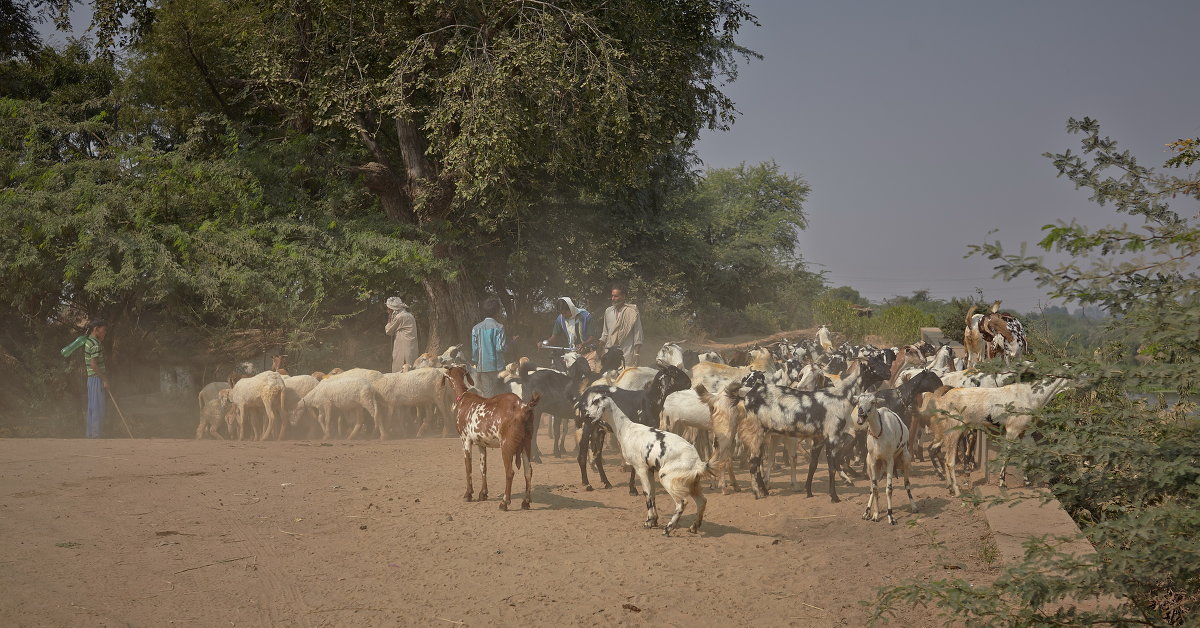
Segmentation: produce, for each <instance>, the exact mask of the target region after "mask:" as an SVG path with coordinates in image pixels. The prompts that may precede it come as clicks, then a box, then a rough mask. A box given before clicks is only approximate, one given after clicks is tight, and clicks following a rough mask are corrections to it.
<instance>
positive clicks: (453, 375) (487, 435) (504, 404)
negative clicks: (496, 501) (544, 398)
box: [446, 366, 541, 510]
mask: <svg viewBox="0 0 1200 628" xmlns="http://www.w3.org/2000/svg"><path fill="white" fill-rule="evenodd" d="M446 377H447V378H449V379H450V385H451V386H453V387H454V398H455V402H456V403H457V407H456V418H457V424H456V427H457V429H458V433H459V436H461V437H462V444H463V460H464V462H465V464H466V469H467V493H466V495H464V496H463V497H464V498H465V499H466V501H471V499H472V494H473V492H474V490H473V488H472V486H471V447H478V448H479V475H480V484H481V487H480V489H479V495H478V496H476V497H475V499H477V500H478V501H484V500H486V499H487V496H488V490H487V450H488V448H489V447H491V448H498V449H499V450H500V459H501V460H503V461H504V499H503V500H501V502H500V510H508V504H509V503H510V502H511V501H512V481H513V475H514V474H515V470H514V466H515V468H516V469H520V468H521V465H522V464H524V465H525V500H524V501H522V502H521V509H522V510H528V509H529V502H530V493H531V490H532V489H531V487H532V482H533V467H532V466H530V462H529V458H530V449H531V447H532V443H533V439H534V437H535V436H536V434H535V433H534V410H533V408H534V406H536V405H537V403H538V401H539V400H540V399H541V395H539V394H538V393H534V394H533V397H532V398H530V400H529V403H521V398H520V397H518V396H516V395H514V394H512V393H503V394H499V395H496V396H495V397H482V396H480V395H477V394H475V393H473V392H468V391H467V387H468V386H471V385H474V383H475V382H474V381H473V380H471V376H470V374H468V373H467V371H466V369H464V368H463V367H461V366H454V367H451V368H450V369H448V370H447V371H446Z"/></svg>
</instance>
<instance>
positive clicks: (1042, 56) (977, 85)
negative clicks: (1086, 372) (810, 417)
mask: <svg viewBox="0 0 1200 628" xmlns="http://www.w3.org/2000/svg"><path fill="white" fill-rule="evenodd" d="M750 8H751V11H752V12H753V13H754V14H755V15H756V16H757V17H758V18H759V21H760V22H761V24H762V26H760V27H752V26H751V27H746V28H744V29H743V31H742V33H741V35H740V37H739V38H738V39H739V42H740V43H742V44H743V45H745V46H747V47H749V48H751V49H753V50H755V51H757V52H759V53H761V54H762V55H764V57H765V58H764V59H763V60H761V61H755V60H752V61H749V62H746V63H743V64H742V66H741V71H740V74H739V78H738V79H737V81H735V82H734V83H732V84H730V85H728V86H727V87H726V93H727V94H728V95H729V96H730V97H732V98H733V100H734V101H735V102H736V103H737V108H738V110H739V111H740V112H741V114H740V115H739V117H738V120H737V122H736V123H735V124H734V125H733V127H732V129H731V130H729V131H725V132H710V133H706V134H705V135H704V136H703V138H702V140H701V142H700V144H699V153H700V156H701V158H703V159H704V161H705V163H706V165H708V166H709V167H730V166H736V165H737V164H739V163H741V162H746V163H751V164H753V163H758V162H762V161H767V160H772V159H773V160H775V161H776V162H777V163H778V164H779V166H780V168H781V170H782V171H783V172H786V173H788V174H798V175H801V176H803V177H804V179H805V180H806V181H807V182H808V183H809V184H810V185H811V186H812V193H811V195H810V196H809V199H808V202H807V204H806V206H805V209H806V211H807V213H808V217H809V228H808V229H807V231H805V232H804V233H803V234H802V235H801V237H800V241H799V244H800V249H801V251H802V252H803V254H804V257H805V259H806V260H807V261H808V262H809V263H810V265H811V266H812V267H813V269H814V270H821V269H824V270H826V271H828V277H829V279H830V281H831V282H832V284H833V285H835V286H837V285H849V286H852V287H854V288H856V289H857V290H859V292H861V293H862V294H863V295H864V296H866V297H867V298H870V299H872V300H879V299H884V298H887V297H890V296H894V295H907V294H911V293H912V292H913V291H914V290H918V289H927V290H929V291H930V292H931V293H932V295H933V296H935V297H939V298H949V297H953V296H969V295H971V294H972V293H973V292H974V289H975V288H976V287H980V288H982V289H983V290H984V295H985V297H986V298H988V299H1003V300H1004V308H1005V309H1007V310H1014V311H1020V312H1025V311H1029V310H1033V309H1035V308H1036V307H1037V304H1038V303H1039V302H1042V303H1048V301H1047V299H1046V297H1045V294H1044V292H1042V291H1039V290H1038V289H1037V288H1036V287H1035V286H1034V283H1033V282H1032V281H1030V280H1018V281H1013V282H1009V283H1005V282H1003V281H1000V280H994V279H991V278H990V277H991V275H992V273H993V271H992V265H993V264H992V263H991V262H988V261H987V260H985V259H982V258H978V257H972V258H970V259H963V256H964V255H965V254H966V253H967V245H968V244H973V243H980V242H983V241H985V240H991V239H999V240H1000V241H1001V242H1003V243H1005V245H1006V246H1007V247H1008V248H1011V249H1013V250H1016V249H1017V248H1018V247H1019V245H1020V243H1021V242H1022V241H1026V242H1030V243H1031V244H1032V243H1033V242H1036V241H1037V240H1038V239H1040V231H1039V230H1040V228H1041V226H1042V225H1044V224H1047V223H1050V222H1053V221H1054V220H1055V219H1057V218H1064V219H1067V218H1071V217H1074V218H1077V219H1079V220H1080V222H1083V223H1085V224H1089V225H1092V226H1100V225H1103V224H1120V223H1121V222H1123V221H1122V220H1121V217H1120V216H1118V215H1117V214H1116V213H1115V212H1113V211H1112V210H1111V209H1110V208H1102V207H1100V206H1098V205H1095V204H1093V203H1091V202H1090V201H1088V200H1087V199H1088V193H1087V191H1086V190H1075V188H1074V185H1073V184H1072V183H1071V182H1069V181H1067V180H1065V179H1059V178H1056V176H1055V175H1056V171H1055V169H1054V167H1053V165H1052V164H1051V162H1050V160H1049V159H1046V158H1044V157H1042V156H1041V154H1042V153H1044V152H1062V151H1063V150H1064V149H1067V148H1070V149H1072V150H1074V151H1075V152H1078V147H1079V137H1080V136H1079V135H1068V134H1067V133H1066V131H1065V126H1066V121H1067V118H1068V117H1071V116H1074V117H1077V118H1079V117H1083V116H1090V117H1092V118H1095V119H1097V120H1099V121H1100V125H1101V133H1102V135H1108V136H1110V137H1112V138H1113V139H1115V140H1117V141H1118V143H1119V144H1120V145H1121V146H1123V147H1124V148H1126V149H1129V150H1132V151H1133V153H1134V154H1135V155H1136V156H1137V157H1138V158H1139V161H1140V162H1142V163H1143V164H1144V165H1147V166H1161V164H1162V162H1163V161H1164V160H1166V159H1167V158H1168V156H1169V155H1168V153H1167V152H1166V151H1165V148H1164V145H1165V144H1166V143H1167V142H1170V141H1173V140H1175V139H1179V138H1182V137H1197V136H1200V73H1198V72H1197V71H1196V42H1197V36H1196V25H1197V24H1198V23H1200V1H1197V0H1191V1H1182V2H1157V1H1155V2H1128V1H1125V2H1095V1H1089V2H1082V1H1074V2H1062V1H1055V2H988V3H984V2H950V1H945V2H911V1H907V0H906V1H903V2H855V1H847V2H815V3H808V2H806V3H800V2H793V1H784V0H779V1H765V0H764V1H755V0H752V1H751V2H750ZM1175 208H1176V209H1177V210H1179V211H1185V212H1186V213H1189V214H1190V213H1192V212H1194V211H1195V204H1194V203H1193V204H1191V205H1190V206H1189V205H1185V204H1182V203H1181V204H1179V205H1176V206H1175ZM992 229H999V232H998V233H996V234H994V235H992V236H990V237H989V236H988V232H989V231H990V230H992ZM1072 307H1075V306H1072Z"/></svg>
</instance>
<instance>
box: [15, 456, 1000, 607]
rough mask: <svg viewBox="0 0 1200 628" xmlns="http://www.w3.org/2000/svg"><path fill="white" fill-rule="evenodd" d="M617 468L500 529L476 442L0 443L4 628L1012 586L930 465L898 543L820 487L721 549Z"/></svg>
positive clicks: (754, 506)
mask: <svg viewBox="0 0 1200 628" xmlns="http://www.w3.org/2000/svg"><path fill="white" fill-rule="evenodd" d="M542 448H543V451H546V450H548V449H549V439H548V438H546V436H545V434H544V433H543V435H542ZM607 460H608V467H609V470H610V477H611V478H612V479H613V480H614V481H617V480H618V478H620V483H619V484H618V485H617V486H616V487H615V488H613V489H610V490H597V491H594V492H584V491H582V490H581V489H579V488H578V481H579V471H578V467H577V466H576V465H575V461H574V459H570V460H568V459H565V458H564V459H554V458H547V459H546V461H545V464H541V465H535V467H534V476H533V479H534V485H535V486H534V495H533V502H534V503H533V509H532V510H531V511H520V510H514V511H511V512H500V511H499V510H498V508H497V506H498V501H497V500H498V496H499V494H500V493H501V492H502V490H503V477H504V476H503V470H502V469H503V467H502V466H501V465H500V463H499V459H498V456H496V455H495V453H493V454H492V456H490V461H491V467H490V471H491V473H490V474H489V489H490V493H491V495H492V497H491V499H490V500H489V501H487V502H483V503H464V502H463V501H462V494H463V492H464V489H465V486H464V479H463V464H462V455H461V452H460V445H459V443H458V441H457V440H456V439H424V440H395V441H387V442H382V443H377V442H367V441H358V442H334V443H330V444H320V443H316V442H282V443H274V442H272V443H235V442H216V441H191V440H168V439H161V440H100V441H85V440H52V439H4V440H0V535H2V536H3V539H4V541H3V545H2V547H3V549H2V550H0V564H2V566H3V568H2V569H0V587H2V588H3V591H4V595H3V596H2V597H0V625H6V626H43V625H48V626H99V625H108V626H112V625H130V626H168V625H174V626H217V625H222V626H228V625H238V626H244V625H250V626H256V625H264V626H265V625H272V626H350V625H352V626H400V625H406V626H407V625H413V626H440V625H444V626H448V627H451V628H452V627H454V626H459V625H467V626H483V625H516V624H521V625H534V626H551V625H553V626H563V625H588V626H595V625H599V626H608V625H635V626H640V625H654V626H705V625H751V624H752V623H756V624H757V625H769V626H789V625H791V626H827V625H849V626H859V625H862V624H863V623H864V621H865V619H866V617H867V615H868V609H866V608H865V607H863V606H860V605H859V600H870V599H873V592H874V591H875V589H876V588H877V587H879V586H882V585H885V584H889V583H895V582H898V581H899V580H900V578H914V579H929V578H943V577H948V576H955V577H964V578H967V579H969V580H971V581H972V582H976V583H981V582H987V581H989V580H990V579H991V577H992V574H993V573H994V569H995V565H994V564H993V563H992V562H990V561H993V560H994V558H995V550H994V548H995V545H994V544H993V543H992V541H991V537H990V532H989V531H988V529H987V527H986V525H985V524H984V522H983V518H982V517H981V516H980V515H979V514H978V512H976V511H975V510H973V509H971V508H968V507H965V506H963V505H961V504H960V503H959V502H958V500H951V499H950V498H949V497H948V496H947V495H946V492H945V490H944V489H942V488H941V486H940V485H938V483H937V481H936V477H935V476H933V474H932V472H931V471H930V469H929V465H928V464H927V463H924V464H921V463H918V465H917V474H916V477H915V478H914V480H915V488H914V493H915V494H916V496H917V499H918V506H919V509H920V512H919V514H917V515H915V516H914V515H911V514H909V513H908V511H907V502H906V500H905V499H904V498H903V497H901V496H902V495H903V492H902V491H899V490H897V492H896V497H897V500H896V503H897V505H899V504H904V506H903V507H901V508H899V509H898V510H899V513H900V515H901V516H900V520H901V521H900V524H899V525H896V526H889V525H887V524H886V522H883V523H871V522H867V521H863V520H862V519H861V518H860V516H861V514H862V510H863V507H864V505H865V503H866V495H867V489H868V486H867V485H866V483H865V482H862V481H860V482H857V486H855V487H844V486H843V487H840V488H839V492H840V493H841V495H842V497H843V501H842V502H841V503H839V504H832V503H830V501H829V498H828V496H827V494H826V492H825V491H826V486H825V481H824V476H825V474H824V467H823V466H822V467H821V468H820V469H819V472H818V479H817V480H816V484H815V487H814V491H815V492H816V497H813V498H811V499H807V498H805V497H804V495H803V488H802V487H801V489H800V493H799V494H795V493H793V492H792V491H790V490H789V489H787V482H786V478H780V477H779V476H776V478H775V482H774V485H773V488H775V489H777V490H775V491H774V494H773V495H772V496H771V497H769V498H767V499H763V500H757V501H756V500H755V499H754V498H753V496H752V495H751V494H750V493H749V492H742V493H739V494H735V495H728V496H725V495H721V494H720V493H719V492H717V491H715V490H710V491H708V492H707V494H708V496H709V497H710V500H709V510H708V514H707V517H706V521H705V523H704V529H703V531H702V533H701V534H700V535H699V536H695V535H691V534H689V533H687V532H686V531H684V530H683V529H682V528H681V531H679V532H678V533H677V536H674V537H671V538H664V537H663V536H662V533H661V530H646V529H643V528H642V518H643V514H644V510H643V498H640V497H630V496H629V494H628V492H627V489H626V488H625V486H624V485H623V482H624V480H625V479H627V477H628V476H623V475H622V474H621V473H620V471H619V468H616V464H615V463H616V459H615V457H614V456H612V455H609V456H608V457H607ZM745 477H746V475H745V472H744V471H743V472H742V473H741V474H740V475H739V480H742V479H744V478H745ZM475 478H476V483H477V484H476V486H477V487H478V470H477V468H476V475H475ZM801 480H803V475H801ZM593 482H595V477H594V476H593ZM517 484H519V482H517ZM519 499H520V497H515V501H517V502H518V503H519ZM659 506H660V510H665V511H666V512H667V513H669V512H670V511H671V509H672V506H671V502H670V498H669V497H667V496H666V495H664V494H662V493H661V491H660V493H659ZM691 515H692V512H691V511H689V512H688V514H687V515H685V517H684V519H683V521H682V523H683V525H685V526H686V525H687V524H690V523H691V521H692V517H691ZM664 521H665V519H664ZM902 620H904V622H905V624H908V625H924V624H927V623H928V616H927V614H926V613H925V612H924V611H921V610H913V611H911V612H910V613H908V614H907V616H905V617H902ZM902 625H903V624H902Z"/></svg>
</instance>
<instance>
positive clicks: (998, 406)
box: [918, 378, 1071, 496]
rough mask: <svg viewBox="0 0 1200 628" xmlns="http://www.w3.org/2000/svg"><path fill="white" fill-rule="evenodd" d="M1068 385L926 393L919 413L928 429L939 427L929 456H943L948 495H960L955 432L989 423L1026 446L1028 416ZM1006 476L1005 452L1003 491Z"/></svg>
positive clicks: (1066, 381)
mask: <svg viewBox="0 0 1200 628" xmlns="http://www.w3.org/2000/svg"><path fill="white" fill-rule="evenodd" d="M1070 385H1071V380H1069V379H1065V378H1051V379H1048V380H1042V381H1039V382H1034V383H1032V384H1009V385H1007V386H1001V387H999V388H954V389H951V390H947V391H944V392H942V390H941V389H939V390H938V391H935V392H933V393H925V395H924V396H923V398H922V402H921V408H920V409H919V410H918V412H920V413H921V414H922V415H924V416H925V417H926V419H927V420H928V421H929V423H930V425H931V426H934V425H935V422H938V423H939V424H940V425H938V426H936V427H935V429H934V431H935V434H936V433H938V432H940V433H941V434H942V436H941V439H940V442H934V444H933V446H932V447H931V448H930V449H931V453H933V454H935V455H942V454H944V455H945V457H946V462H945V467H946V478H947V483H948V488H949V489H950V494H951V495H955V496H957V495H959V494H960V490H959V485H958V478H957V476H956V475H955V471H954V467H955V465H956V464H957V462H958V441H959V440H960V439H961V438H962V436H963V433H964V430H963V429H954V428H956V427H959V426H962V427H966V428H971V427H980V426H983V425H987V424H988V423H991V424H995V425H1000V426H1002V427H1003V428H1004V432H1005V437H1006V438H1007V439H1008V440H1016V439H1018V438H1021V439H1023V440H1025V441H1026V442H1028V441H1029V440H1031V439H1030V438H1029V435H1028V434H1026V431H1027V429H1028V428H1029V424H1030V422H1031V421H1032V420H1033V416H1032V414H1031V412H1032V411H1034V410H1038V409H1040V408H1042V407H1043V406H1045V405H1046V404H1047V403H1049V402H1050V400H1051V399H1053V398H1054V396H1055V395H1057V394H1058V393H1060V392H1062V391H1063V390H1066V389H1067V388H1068V387H1069V386H1070ZM939 393H940V394H939ZM1010 408H1011V410H1010ZM1007 472H1008V453H1007V451H1006V452H1005V454H1004V462H1003V464H1002V466H1001V468H1000V487H1001V488H1005V487H1006V484H1005V475H1006V474H1007ZM970 481H971V476H970V473H968V474H967V480H966V482H967V484H968V485H969V484H970ZM1026 484H1028V480H1026Z"/></svg>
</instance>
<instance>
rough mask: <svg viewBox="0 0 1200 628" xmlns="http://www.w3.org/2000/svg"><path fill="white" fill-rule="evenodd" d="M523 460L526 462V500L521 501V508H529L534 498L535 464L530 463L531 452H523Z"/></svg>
mask: <svg viewBox="0 0 1200 628" xmlns="http://www.w3.org/2000/svg"><path fill="white" fill-rule="evenodd" d="M521 460H522V461H523V462H524V463H525V500H524V501H522V502H521V510H529V503H530V502H531V501H532V499H533V465H532V464H530V463H529V454H528V453H526V452H521Z"/></svg>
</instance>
